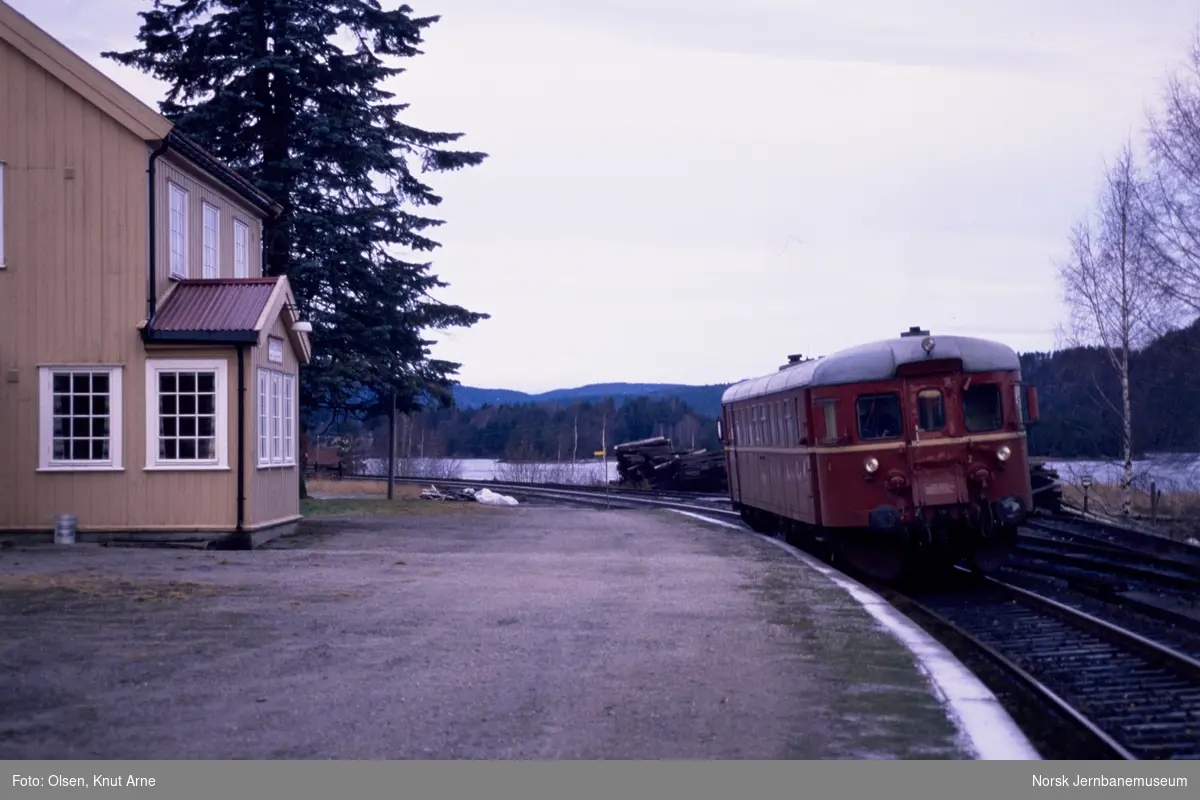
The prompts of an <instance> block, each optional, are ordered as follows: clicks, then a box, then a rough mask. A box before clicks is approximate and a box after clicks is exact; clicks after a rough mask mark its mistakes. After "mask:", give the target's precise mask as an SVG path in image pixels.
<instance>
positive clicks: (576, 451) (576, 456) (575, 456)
mask: <svg viewBox="0 0 1200 800" xmlns="http://www.w3.org/2000/svg"><path fill="white" fill-rule="evenodd" d="M578 460H579V412H578V411H576V412H575V444H574V446H573V447H572V448H571V463H572V464H574V463H575V462H576V461H578Z"/></svg>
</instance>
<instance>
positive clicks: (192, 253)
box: [142, 150, 262, 299]
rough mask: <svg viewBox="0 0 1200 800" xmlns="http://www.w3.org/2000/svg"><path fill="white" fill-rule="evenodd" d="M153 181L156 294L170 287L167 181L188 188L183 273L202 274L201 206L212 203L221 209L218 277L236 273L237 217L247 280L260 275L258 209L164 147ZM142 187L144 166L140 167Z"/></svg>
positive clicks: (218, 238) (156, 163)
mask: <svg viewBox="0 0 1200 800" xmlns="http://www.w3.org/2000/svg"><path fill="white" fill-rule="evenodd" d="M154 169H155V183H156V184H157V196H156V198H155V202H156V203H157V205H158V207H157V209H155V213H156V214H157V216H158V230H157V231H156V232H155V236H156V237H157V238H156V240H155V248H154V249H155V250H156V251H157V252H156V262H155V272H156V275H157V278H156V283H157V289H158V296H159V298H160V299H161V298H162V296H163V294H165V293H166V292H167V290H168V289H169V288H170V287H171V284H172V283H173V280H172V278H171V225H170V216H171V215H170V209H171V194H170V189H169V187H170V184H171V183H175V184H177V185H179V186H180V187H182V188H183V189H185V190H186V191H187V256H188V257H187V277H188V278H189V279H191V280H199V279H200V278H203V277H204V272H203V269H204V204H205V203H208V204H210V205H213V206H216V208H217V210H218V211H219V212H220V219H219V221H218V224H219V226H220V227H219V231H220V233H219V235H218V237H217V244H218V248H217V253H218V262H217V264H218V274H217V277H218V278H233V277H236V276H235V275H234V273H233V257H234V253H233V227H234V225H233V223H234V220H235V219H237V220H241V221H242V222H245V223H246V227H247V229H248V230H247V249H248V251H249V252H248V256H249V259H248V260H249V272H248V274H247V275H246V276H245V277H247V278H257V277H260V276H261V275H262V226H261V224H260V217H259V216H258V213H257V212H256V211H254V210H253V209H251V208H250V207H249V206H247V205H245V204H244V203H241V202H239V201H238V200H237V199H235V195H233V193H232V192H229V191H228V190H226V189H225V188H224V187H222V186H220V184H216V183H215V182H214V181H211V180H206V179H205V178H204V177H203V176H202V174H201V173H200V172H199V171H197V170H195V169H194V168H192V167H191V166H190V165H188V164H187V162H186V161H184V160H183V159H182V158H181V157H180V156H178V155H175V154H174V153H173V152H172V151H170V150H168V151H167V152H166V154H165V155H163V156H162V157H161V158H159V159H158V161H157V162H155V166H154ZM142 174H143V185H144V175H145V172H144V169H143V173H142Z"/></svg>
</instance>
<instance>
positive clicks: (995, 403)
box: [963, 383, 1004, 433]
mask: <svg viewBox="0 0 1200 800" xmlns="http://www.w3.org/2000/svg"><path fill="white" fill-rule="evenodd" d="M1003 424H1004V416H1003V414H1002V413H1001V404H1000V387H999V386H997V385H996V384H994V383H977V384H974V385H972V386H971V387H970V388H969V389H967V390H966V391H965V392H963V425H964V426H965V427H966V429H967V431H968V432H970V433H984V432H986V431H995V430H999V429H1000V426H1001V425H1003Z"/></svg>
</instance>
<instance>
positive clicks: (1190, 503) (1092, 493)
mask: <svg viewBox="0 0 1200 800" xmlns="http://www.w3.org/2000/svg"><path fill="white" fill-rule="evenodd" d="M1062 493H1063V500H1064V501H1066V502H1068V503H1070V504H1071V505H1073V506H1076V507H1078V508H1082V507H1083V489H1082V488H1080V487H1078V486H1075V485H1073V484H1069V483H1066V482H1064V483H1063V487H1062ZM1130 501H1131V503H1130V505H1131V506H1132V508H1131V510H1132V511H1133V513H1134V514H1136V515H1138V516H1144V517H1149V516H1150V493H1149V492H1147V491H1143V490H1141V489H1137V488H1135V489H1133V490H1132V491H1131V492H1130ZM1088 508H1090V509H1095V510H1096V511H1101V512H1103V513H1106V514H1113V515H1117V514H1120V513H1121V487H1120V486H1119V485H1113V484H1106V483H1101V484H1093V485H1092V486H1091V487H1090V488H1089V489H1088ZM1158 514H1159V516H1160V517H1170V518H1174V519H1178V520H1185V519H1192V520H1200V492H1163V493H1162V497H1160V498H1159V501H1158Z"/></svg>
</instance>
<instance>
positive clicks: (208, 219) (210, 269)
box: [204, 203, 221, 279]
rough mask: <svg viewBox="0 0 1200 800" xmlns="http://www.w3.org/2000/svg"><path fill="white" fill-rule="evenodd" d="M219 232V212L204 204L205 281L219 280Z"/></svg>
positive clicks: (210, 205)
mask: <svg viewBox="0 0 1200 800" xmlns="http://www.w3.org/2000/svg"><path fill="white" fill-rule="evenodd" d="M220 230H221V212H219V211H218V210H217V207H216V206H214V205H212V204H211V203H205V204H204V277H205V279H213V278H219V277H220V276H221V269H220V265H219V263H218V261H217V253H218V252H220V249H219V245H220V242H219V232H220Z"/></svg>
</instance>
